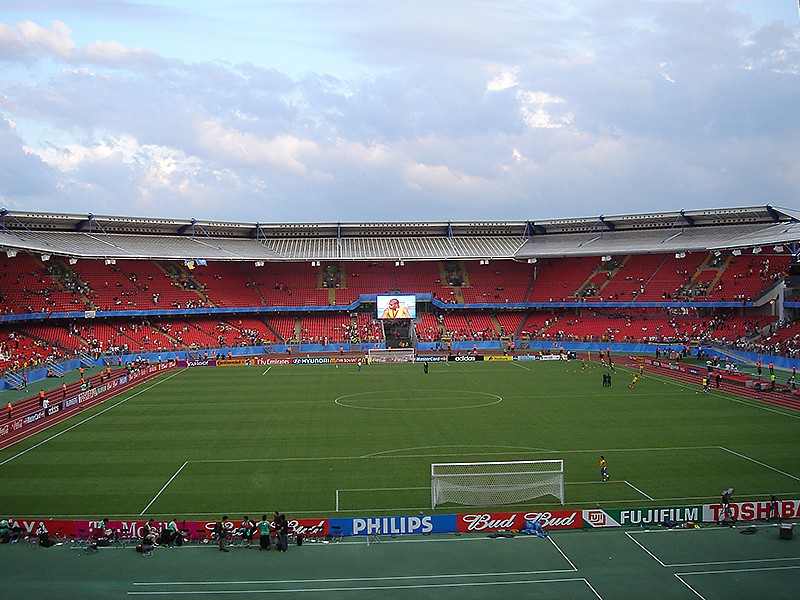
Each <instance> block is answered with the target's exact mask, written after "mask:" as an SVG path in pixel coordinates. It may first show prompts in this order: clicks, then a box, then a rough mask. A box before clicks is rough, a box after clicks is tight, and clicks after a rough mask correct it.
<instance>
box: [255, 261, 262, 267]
mask: <svg viewBox="0 0 800 600" xmlns="http://www.w3.org/2000/svg"><path fill="white" fill-rule="evenodd" d="M253 264H254V265H255V266H257V267H263V266H264V261H263V260H257V261H256V262H255V263H253Z"/></svg>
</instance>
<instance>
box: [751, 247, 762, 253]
mask: <svg viewBox="0 0 800 600" xmlns="http://www.w3.org/2000/svg"><path fill="white" fill-rule="evenodd" d="M760 253H761V246H756V247H755V248H753V254H760Z"/></svg>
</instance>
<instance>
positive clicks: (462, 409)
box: [0, 361, 800, 519]
mask: <svg viewBox="0 0 800 600" xmlns="http://www.w3.org/2000/svg"><path fill="white" fill-rule="evenodd" d="M603 372H604V371H603V370H602V368H601V367H599V366H594V367H590V368H587V369H586V370H585V371H582V370H581V367H580V363H579V362H577V361H571V362H569V363H562V362H519V363H512V362H487V363H468V364H462V363H449V364H445V363H434V364H431V365H430V372H429V373H428V374H424V373H423V370H422V365H421V364H403V365H370V366H365V367H364V368H363V369H362V370H361V371H360V372H358V371H357V368H356V366H355V365H341V366H340V367H338V368H337V367H334V366H333V365H324V366H275V367H271V368H267V367H263V366H262V367H255V366H254V367H228V368H221V367H218V368H194V369H181V370H176V371H172V372H169V373H167V374H165V375H162V376H160V377H159V378H158V379H156V380H153V381H151V382H148V383H145V384H143V385H141V386H139V387H138V388H137V389H135V390H133V391H131V392H127V393H125V394H123V395H121V396H118V397H116V398H114V399H112V400H109V401H107V402H106V403H104V404H103V405H101V406H99V407H96V408H94V409H91V410H89V411H86V412H84V413H82V414H80V415H78V416H76V417H73V418H72V419H70V420H68V421H65V422H64V423H62V424H60V425H57V426H55V427H53V428H50V429H49V430H47V431H45V432H42V433H40V434H38V435H36V436H33V437H31V438H30V439H28V440H26V441H24V442H21V443H19V444H16V445H14V446H12V447H11V448H8V449H6V450H3V451H1V452H0V481H2V486H0V507H2V508H1V509H0V510H2V512H3V513H4V514H7V515H14V516H17V517H20V516H29V517H43V518H44V517H51V518H58V517H63V518H71V517H74V518H79V517H99V516H107V517H110V518H134V517H139V516H141V515H146V516H153V517H168V516H173V515H174V516H179V517H181V518H186V519H190V518H198V519H204V518H214V517H217V516H219V515H220V514H222V513H225V514H231V515H239V514H260V513H262V512H265V511H266V512H271V511H272V510H276V509H277V510H280V511H283V512H286V513H287V514H292V515H293V516H295V517H313V516H320V517H322V516H337V515H338V516H355V515H380V514H407V513H409V512H411V511H414V512H417V511H420V510H425V511H426V512H430V464H431V463H432V462H471V461H505V460H532V459H546V458H561V459H563V460H564V462H565V475H566V500H567V505H568V506H570V507H574V508H588V507H594V506H595V504H596V503H599V504H600V505H602V506H603V507H606V508H614V507H620V506H637V507H640V506H651V505H652V506H666V505H677V504H698V503H702V502H711V501H716V500H718V499H719V496H720V492H721V491H722V490H723V489H725V488H728V487H730V486H733V487H735V489H736V494H735V498H736V500H747V499H753V500H764V499H766V498H768V497H769V495H770V494H777V495H778V496H779V497H781V498H785V499H796V498H800V471H798V465H800V444H798V443H797V441H798V439H800V414H798V413H796V412H793V411H789V410H783V409H778V408H775V407H772V406H769V405H766V404H762V403H757V402H753V401H748V400H743V399H741V398H738V397H734V396H730V395H727V394H722V393H716V392H713V391H712V392H711V393H709V394H703V393H702V392H700V393H696V392H698V391H699V388H698V387H695V386H691V385H687V384H685V383H678V382H675V381H672V380H669V379H665V378H661V377H655V376H651V375H649V374H648V375H647V376H646V377H645V378H644V379H643V380H641V381H640V382H639V383H638V385H637V386H636V388H635V389H633V390H631V389H629V388H628V383H629V382H630V379H631V374H630V372H627V371H625V370H624V369H620V370H619V373H617V374H616V375H615V376H614V387H613V388H604V387H602V385H601V382H602V373H603ZM600 454H604V455H605V457H606V459H607V460H608V468H609V473H610V476H611V480H610V481H609V482H607V483H601V482H600V481H599V479H600V477H599V472H598V471H599V470H598V460H599V455H600ZM337 498H338V506H337ZM534 506H535V507H538V508H556V507H557V506H558V504H557V502H556V501H555V500H554V499H553V498H551V497H545V498H541V499H539V500H536V501H532V502H530V503H527V504H525V505H524V507H534ZM337 508H338V513H337ZM481 508H485V509H496V510H509V508H508V507H481ZM515 508H516V507H515ZM436 512H439V513H453V512H464V509H462V508H459V507H456V506H444V507H440V508H437V511H436Z"/></svg>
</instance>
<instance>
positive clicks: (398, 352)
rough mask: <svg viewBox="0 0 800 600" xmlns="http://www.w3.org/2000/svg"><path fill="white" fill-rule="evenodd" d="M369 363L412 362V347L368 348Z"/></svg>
mask: <svg viewBox="0 0 800 600" xmlns="http://www.w3.org/2000/svg"><path fill="white" fill-rule="evenodd" d="M367 359H368V361H369V362H370V363H407V362H414V349H413V348H385V349H384V348H370V349H369V350H368V351H367Z"/></svg>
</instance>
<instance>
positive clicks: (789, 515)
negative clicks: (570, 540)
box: [583, 500, 800, 527]
mask: <svg viewBox="0 0 800 600" xmlns="http://www.w3.org/2000/svg"><path fill="white" fill-rule="evenodd" d="M730 514H731V517H732V518H734V519H736V520H738V521H745V522H746V521H759V520H777V519H781V520H784V521H790V520H794V519H800V501H798V500H776V501H775V503H772V502H769V501H767V500H765V501H763V502H731V504H730ZM723 516H724V507H723V506H722V504H704V505H697V506H671V507H659V508H611V509H605V510H604V509H599V508H598V509H591V510H584V511H583V522H584V523H585V524H586V526H587V527H630V526H641V525H644V526H654V527H660V526H665V525H672V524H681V523H687V522H692V523H717V522H719V521H721V520H722V519H723Z"/></svg>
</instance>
